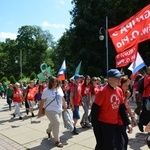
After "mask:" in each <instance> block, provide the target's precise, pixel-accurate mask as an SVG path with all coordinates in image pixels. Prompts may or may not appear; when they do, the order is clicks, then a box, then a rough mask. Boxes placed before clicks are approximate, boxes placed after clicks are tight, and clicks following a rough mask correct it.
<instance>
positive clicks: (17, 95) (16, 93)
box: [13, 82, 23, 120]
mask: <svg viewBox="0 0 150 150" xmlns="http://www.w3.org/2000/svg"><path fill="white" fill-rule="evenodd" d="M22 99H23V93H22V90H21V88H20V84H19V83H18V82H17V83H15V87H14V90H13V103H14V105H15V111H14V113H13V117H14V118H15V117H16V114H18V116H19V119H20V120H22V117H21V113H20V105H21V103H22Z"/></svg>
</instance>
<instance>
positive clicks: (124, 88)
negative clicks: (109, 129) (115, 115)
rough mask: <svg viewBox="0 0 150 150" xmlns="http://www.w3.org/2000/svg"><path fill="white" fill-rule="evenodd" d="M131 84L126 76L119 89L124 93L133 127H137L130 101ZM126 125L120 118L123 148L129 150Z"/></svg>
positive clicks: (122, 79)
mask: <svg viewBox="0 0 150 150" xmlns="http://www.w3.org/2000/svg"><path fill="white" fill-rule="evenodd" d="M130 82H131V81H130V80H129V78H128V76H126V75H124V76H122V77H121V78H120V83H121V85H120V86H119V87H120V88H121V89H122V92H123V97H124V98H123V99H124V103H125V106H126V111H127V113H128V114H129V116H130V117H131V121H132V125H134V126H135V125H136V120H135V117H134V114H133V113H132V111H131V108H130V101H129V98H130V96H131V92H130V91H129V85H130ZM126 125H127V124H123V121H122V119H121V117H119V128H120V131H121V136H122V140H121V142H122V146H123V147H124V150H127V145H128V141H129V139H128V134H127V131H126Z"/></svg>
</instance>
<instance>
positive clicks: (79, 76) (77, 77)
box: [74, 74, 83, 80]
mask: <svg viewBox="0 0 150 150" xmlns="http://www.w3.org/2000/svg"><path fill="white" fill-rule="evenodd" d="M82 77H83V75H79V74H75V75H74V79H75V80H76V79H79V78H82Z"/></svg>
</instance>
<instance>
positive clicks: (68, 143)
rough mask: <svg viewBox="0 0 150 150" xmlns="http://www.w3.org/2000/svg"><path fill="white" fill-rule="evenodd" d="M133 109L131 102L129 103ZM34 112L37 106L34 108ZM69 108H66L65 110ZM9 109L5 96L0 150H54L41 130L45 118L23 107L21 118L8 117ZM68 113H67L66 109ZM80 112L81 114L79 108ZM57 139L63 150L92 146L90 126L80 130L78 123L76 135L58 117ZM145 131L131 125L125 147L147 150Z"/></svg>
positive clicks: (0, 101) (87, 149)
mask: <svg viewBox="0 0 150 150" xmlns="http://www.w3.org/2000/svg"><path fill="white" fill-rule="evenodd" d="M131 106H132V108H133V109H134V107H135V104H134V103H133V102H131ZM35 109H36V110H35V114H37V107H36V108H35ZM69 111H70V110H69ZM13 112H14V108H13V109H12V111H9V110H8V105H7V104H6V100H5V99H0V113H1V115H0V150H57V149H60V148H57V147H55V146H54V139H53V138H52V139H51V140H48V139H47V135H46V133H45V129H46V128H47V126H48V120H47V118H46V117H45V116H44V117H42V118H39V119H37V117H34V118H31V117H30V115H29V116H27V115H26V113H25V109H24V107H22V108H21V112H22V116H23V120H19V119H18V117H16V118H15V119H13V118H12V113H13ZM70 113H71V112H70ZM80 113H81V114H82V113H83V110H82V107H80ZM60 130H61V132H60V135H61V141H62V143H63V144H64V147H63V148H62V149H64V150H93V149H94V147H95V138H94V135H93V131H92V129H83V128H81V127H80V125H79V123H78V130H79V132H80V134H79V135H72V133H71V132H69V131H67V130H66V129H65V128H64V126H63V121H62V120H61V129H60ZM146 135H147V133H141V132H139V130H138V127H137V126H136V127H134V128H133V133H132V134H129V145H128V150H148V147H147V146H146V144H145V141H144V138H145V136H146Z"/></svg>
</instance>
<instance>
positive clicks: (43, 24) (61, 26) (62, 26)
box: [42, 21, 67, 28]
mask: <svg viewBox="0 0 150 150" xmlns="http://www.w3.org/2000/svg"><path fill="white" fill-rule="evenodd" d="M42 26H43V27H50V28H67V26H66V25H65V24H50V23H48V22H47V21H44V22H42Z"/></svg>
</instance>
